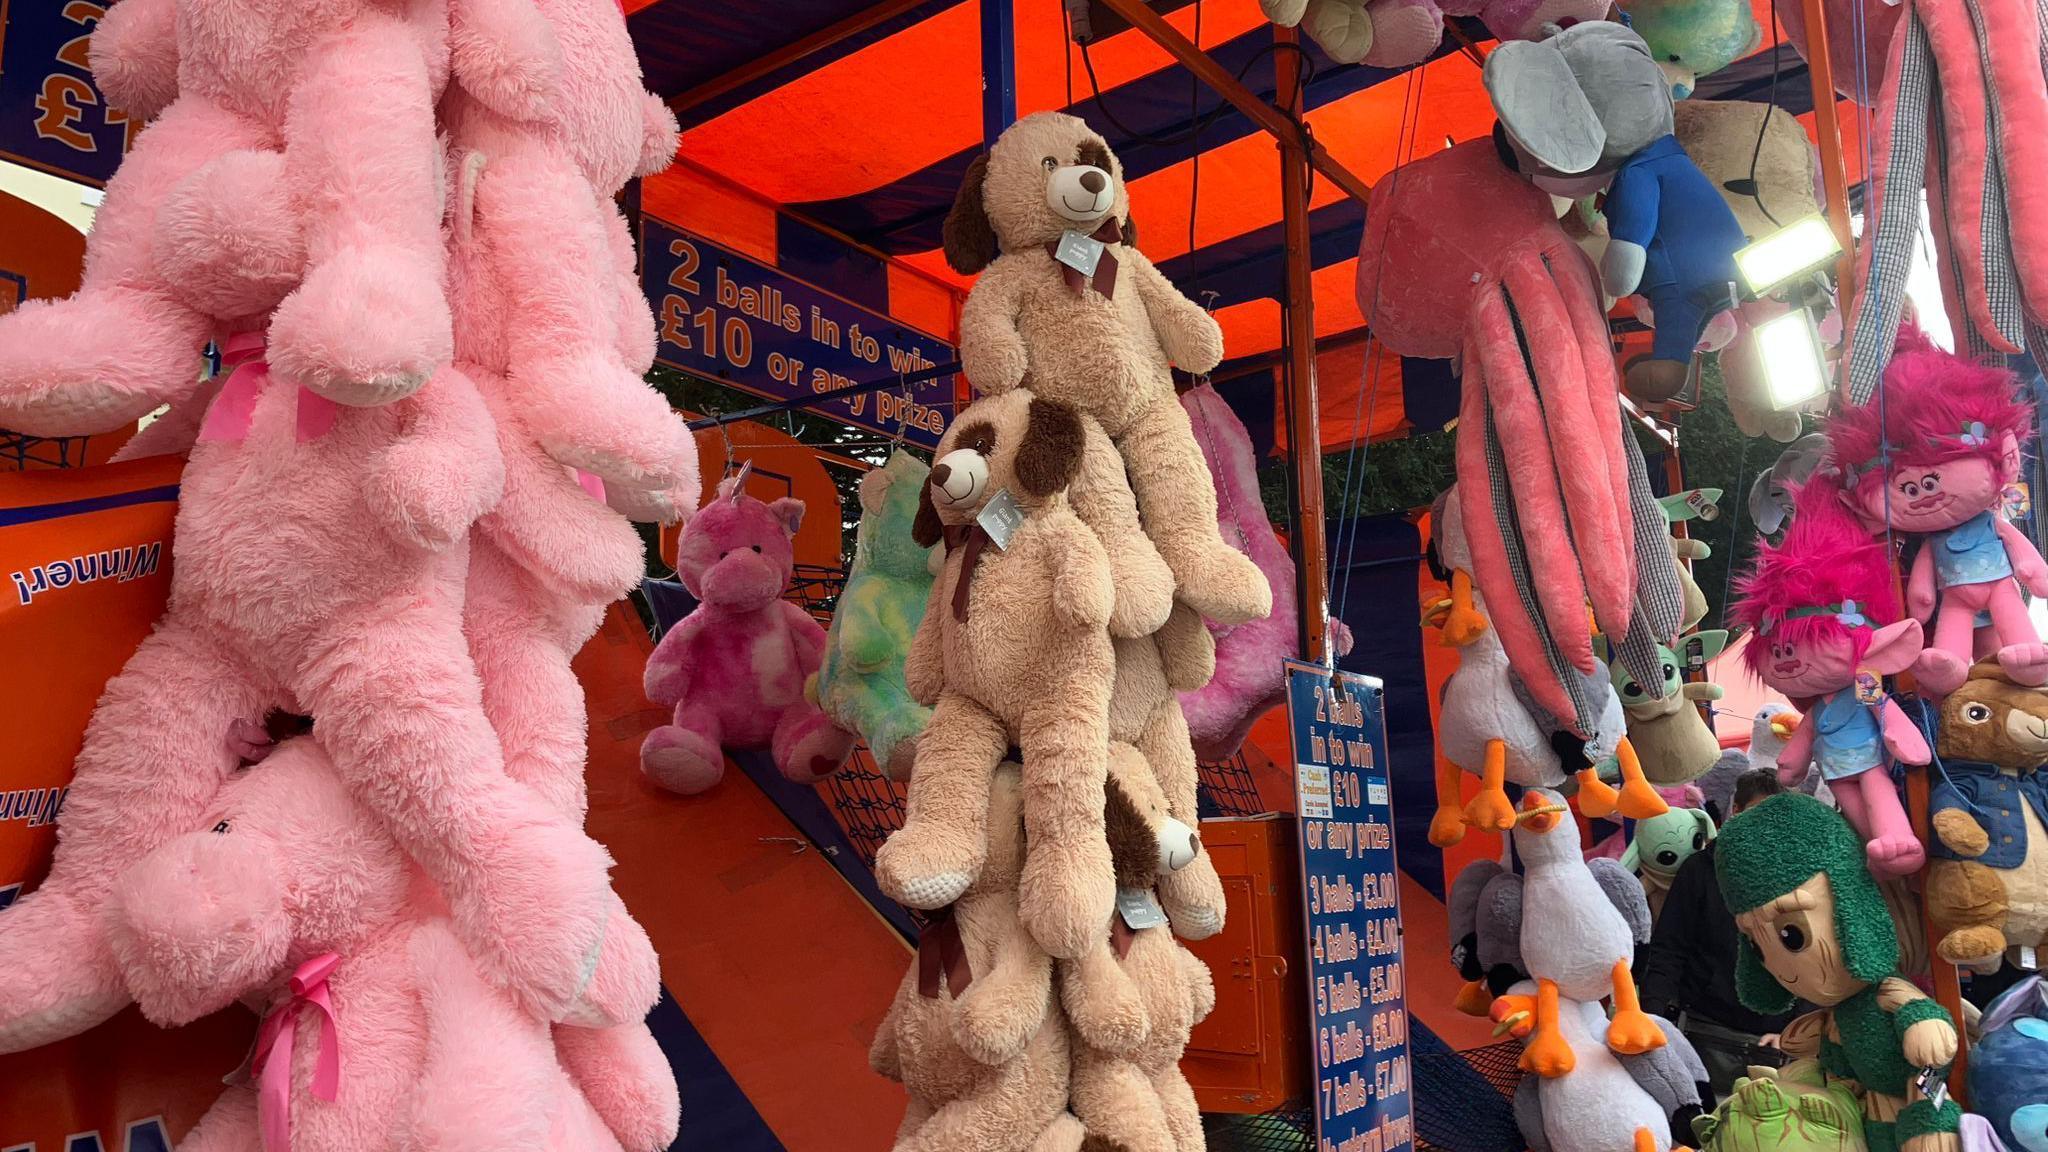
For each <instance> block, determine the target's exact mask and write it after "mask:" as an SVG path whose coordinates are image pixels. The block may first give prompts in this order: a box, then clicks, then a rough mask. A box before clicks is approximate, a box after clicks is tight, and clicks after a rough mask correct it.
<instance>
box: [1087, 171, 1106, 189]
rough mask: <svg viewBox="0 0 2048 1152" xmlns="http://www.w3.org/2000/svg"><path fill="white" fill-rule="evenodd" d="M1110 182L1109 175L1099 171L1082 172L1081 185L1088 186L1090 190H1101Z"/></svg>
mask: <svg viewBox="0 0 2048 1152" xmlns="http://www.w3.org/2000/svg"><path fill="white" fill-rule="evenodd" d="M1108 183H1109V177H1107V176H1105V175H1103V174H1102V173H1101V172H1099V171H1096V172H1083V173H1081V187H1083V188H1086V189H1087V190H1088V191H1090V192H1100V191H1102V188H1103V185H1105V184H1108Z"/></svg>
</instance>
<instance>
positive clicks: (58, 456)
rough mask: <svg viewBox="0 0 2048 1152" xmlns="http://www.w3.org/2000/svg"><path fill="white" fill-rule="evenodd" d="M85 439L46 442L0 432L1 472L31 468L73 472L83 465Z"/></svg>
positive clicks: (1, 430) (61, 439)
mask: <svg viewBox="0 0 2048 1152" xmlns="http://www.w3.org/2000/svg"><path fill="white" fill-rule="evenodd" d="M87 439H88V437H85V436H64V437H59V438H56V439H45V438H43V437H41V436H23V435H22V434H20V433H18V432H9V431H6V430H5V429H0V472H19V471H23V470H25V469H28V468H31V467H34V468H76V467H78V466H79V465H81V464H84V463H85V444H86V440H87Z"/></svg>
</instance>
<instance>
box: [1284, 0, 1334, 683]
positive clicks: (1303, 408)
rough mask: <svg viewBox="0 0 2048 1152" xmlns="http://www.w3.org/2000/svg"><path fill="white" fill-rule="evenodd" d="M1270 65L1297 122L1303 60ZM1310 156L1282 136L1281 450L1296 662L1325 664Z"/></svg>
mask: <svg viewBox="0 0 2048 1152" xmlns="http://www.w3.org/2000/svg"><path fill="white" fill-rule="evenodd" d="M1273 34H1274V38H1275V39H1276V40H1277V41H1279V42H1280V43H1281V44H1283V45H1284V44H1298V43H1300V41H1299V39H1298V36H1299V35H1300V34H1299V33H1298V32H1296V31H1295V30H1294V29H1292V28H1275V29H1274V30H1273ZM1273 66H1274V69H1275V71H1276V74H1277V76H1278V80H1279V91H1278V92H1277V95H1278V96H1279V98H1280V106H1281V107H1282V108H1285V109H1287V110H1288V112H1289V113H1290V114H1291V115H1294V116H1299V115H1300V114H1301V107H1302V83H1301V78H1302V75H1301V57H1300V56H1299V55H1297V54H1296V53H1294V52H1290V51H1287V50H1286V49H1284V48H1283V49H1282V50H1281V51H1280V52H1279V53H1277V54H1276V55H1275V57H1274V61H1273ZM1311 163H1313V157H1312V156H1310V155H1309V154H1307V152H1306V151H1305V150H1304V149H1303V148H1302V147H1301V137H1300V136H1299V135H1298V134H1296V133H1295V132H1293V131H1292V130H1291V126H1290V131H1288V132H1285V133H1282V134H1281V135H1280V204H1281V210H1282V212H1284V213H1285V216H1284V218H1283V224H1282V234H1283V236H1284V238H1285V242H1286V245H1287V295H1286V308H1287V388H1288V396H1289V397H1290V400H1291V402H1290V404H1289V405H1288V429H1287V446H1288V448H1289V449H1291V450H1292V452H1293V457H1294V489H1295V494H1296V505H1297V507H1298V508H1299V509H1300V522H1299V523H1298V524H1296V525H1295V531H1294V537H1295V539H1296V541H1297V542H1298V543H1299V551H1298V554H1297V555H1296V557H1295V561H1296V562H1295V570H1296V572H1297V573H1298V575H1297V579H1298V581H1299V583H1300V588H1299V592H1300V596H1301V626H1302V649H1301V651H1302V656H1303V658H1304V659H1307V660H1316V661H1320V660H1323V659H1324V658H1325V652H1326V648H1327V645H1328V638H1329V628H1330V605H1329V598H1330V590H1329V581H1330V565H1329V559H1328V541H1327V540H1326V539H1325V530H1324V519H1323V434H1322V427H1321V423H1322V422H1321V419H1320V415H1321V413H1320V409H1321V402H1320V399H1319V398H1318V394H1317V388H1316V318H1315V283H1314V281H1313V279H1312V276H1313V273H1314V271H1315V269H1314V268H1313V267H1312V266H1311V264H1310V253H1309V231H1308V178H1309V165H1310V164H1311Z"/></svg>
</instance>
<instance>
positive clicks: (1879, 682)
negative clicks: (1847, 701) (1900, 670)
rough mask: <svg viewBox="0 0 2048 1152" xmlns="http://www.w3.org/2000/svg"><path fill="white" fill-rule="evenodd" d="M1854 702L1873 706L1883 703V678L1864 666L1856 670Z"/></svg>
mask: <svg viewBox="0 0 2048 1152" xmlns="http://www.w3.org/2000/svg"><path fill="white" fill-rule="evenodd" d="M1856 702H1857V703H1858V704H1868V705H1870V706H1871V707H1873V708H1875V707H1877V706H1878V705H1879V704H1882V703H1884V679H1883V677H1881V676H1879V675H1878V674H1877V673H1875V672H1872V671H1870V670H1869V669H1866V668H1859V669H1857V670H1856Z"/></svg>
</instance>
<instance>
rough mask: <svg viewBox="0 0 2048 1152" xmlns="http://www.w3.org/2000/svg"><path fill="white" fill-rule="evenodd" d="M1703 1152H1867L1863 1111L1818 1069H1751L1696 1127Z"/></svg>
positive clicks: (1796, 1064) (1800, 1063)
mask: <svg viewBox="0 0 2048 1152" xmlns="http://www.w3.org/2000/svg"><path fill="white" fill-rule="evenodd" d="M1692 1131H1693V1136H1694V1137H1695V1138H1696V1139H1698V1141H1699V1145H1700V1152H1864V1149H1865V1147H1866V1145H1865V1143H1864V1139H1863V1105H1862V1104H1861V1103H1859V1102H1858V1101H1857V1099H1856V1094H1855V1093H1854V1092H1851V1091H1850V1090H1849V1087H1848V1085H1847V1084H1845V1083H1843V1082H1842V1081H1840V1080H1837V1081H1835V1082H1834V1083H1832V1084H1830V1083H1828V1082H1827V1078H1826V1076H1825V1074H1823V1073H1822V1072H1821V1068H1820V1065H1819V1064H1818V1063H1817V1062H1815V1061H1812V1060H1795V1061H1793V1062H1792V1063H1791V1064H1789V1065H1787V1066H1786V1067H1784V1068H1781V1069H1773V1068H1751V1069H1750V1070H1749V1075H1747V1076H1744V1077H1742V1078H1741V1079H1739V1080H1737V1081H1736V1082H1735V1091H1733V1092H1731V1093H1729V1094H1728V1098H1727V1099H1726V1100H1723V1101H1721V1106H1720V1107H1719V1108H1717V1109H1715V1110H1714V1111H1713V1112H1712V1113H1711V1114H1709V1115H1706V1116H1701V1117H1698V1118H1696V1119H1694V1120H1693V1122H1692Z"/></svg>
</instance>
